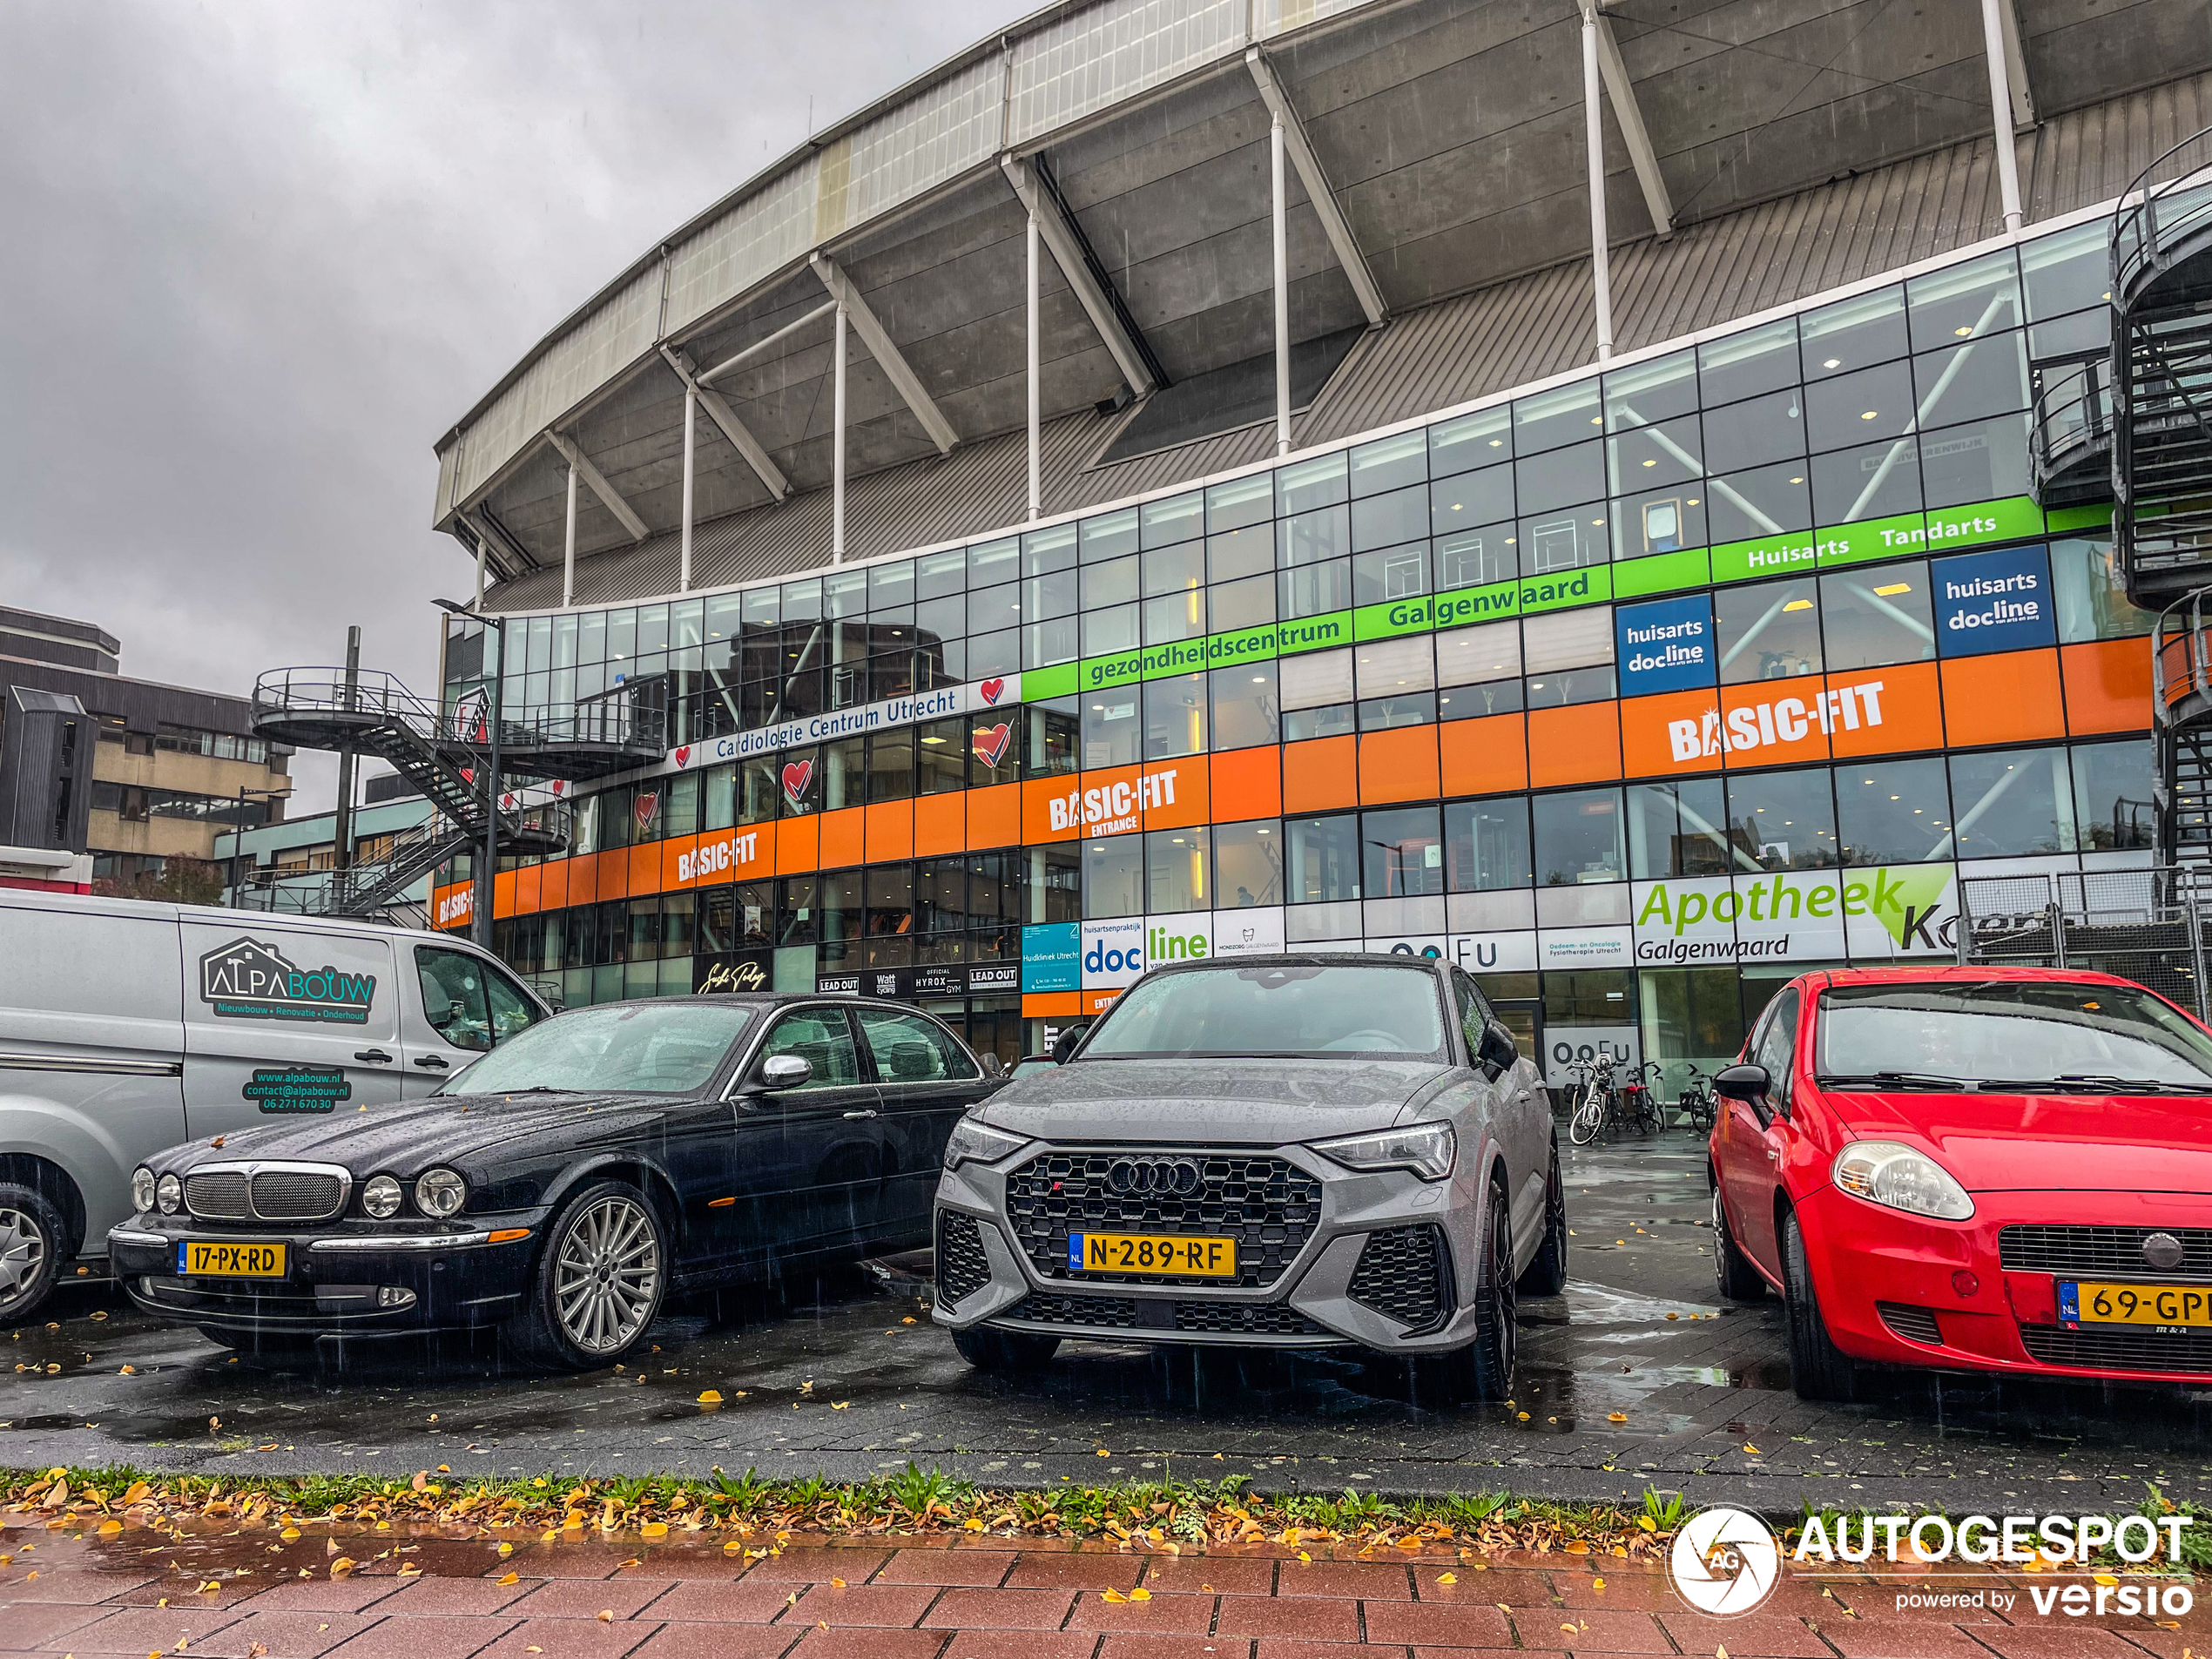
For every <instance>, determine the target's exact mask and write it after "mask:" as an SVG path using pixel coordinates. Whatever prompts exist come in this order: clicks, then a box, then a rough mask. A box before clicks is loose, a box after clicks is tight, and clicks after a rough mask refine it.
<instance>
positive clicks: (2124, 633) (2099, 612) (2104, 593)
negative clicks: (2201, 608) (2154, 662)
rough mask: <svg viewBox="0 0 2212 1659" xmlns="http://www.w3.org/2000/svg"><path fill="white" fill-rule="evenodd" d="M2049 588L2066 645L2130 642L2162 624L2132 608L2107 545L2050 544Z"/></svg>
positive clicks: (2145, 612)
mask: <svg viewBox="0 0 2212 1659" xmlns="http://www.w3.org/2000/svg"><path fill="white" fill-rule="evenodd" d="M2051 582H2052V585H2053V587H2054V589H2055V590H2056V594H2057V598H2058V610H2059V638H2060V641H2061V642H2062V643H2064V644H2069V645H2072V644H2080V642H2081V641H2083V640H2088V639H2127V638H2131V637H2134V636H2135V635H2138V634H2147V633H2148V632H2149V631H2151V624H2153V623H2155V622H2156V621H2157V619H2158V618H2157V614H2156V613H2155V611H2149V610H2138V609H2136V607H2135V606H2134V605H2133V604H2130V603H2128V590H2127V587H2126V584H2125V583H2122V582H2121V579H2120V564H2119V561H2118V560H2117V559H2115V558H2114V556H2113V547H2112V543H2110V542H2109V541H2102V542H2091V541H2081V540H2067V541H2058V542H2054V543H2051Z"/></svg>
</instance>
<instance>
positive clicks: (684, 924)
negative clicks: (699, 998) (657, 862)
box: [660, 893, 698, 995]
mask: <svg viewBox="0 0 2212 1659" xmlns="http://www.w3.org/2000/svg"><path fill="white" fill-rule="evenodd" d="M697 922H698V894H693V893H671V894H665V895H664V897H663V898H662V900H661V911H660V949H661V954H662V955H663V956H664V957H678V956H689V955H690V954H691V941H692V939H693V936H694V934H696V933H697V931H698V927H697ZM682 980H683V986H684V991H685V995H689V994H690V991H691V974H689V973H688V972H687V973H685V974H683V975H682Z"/></svg>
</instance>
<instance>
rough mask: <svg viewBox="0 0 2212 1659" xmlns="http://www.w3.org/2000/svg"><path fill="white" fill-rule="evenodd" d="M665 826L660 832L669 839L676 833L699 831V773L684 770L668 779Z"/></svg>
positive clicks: (690, 833)
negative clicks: (682, 772)
mask: <svg viewBox="0 0 2212 1659" xmlns="http://www.w3.org/2000/svg"><path fill="white" fill-rule="evenodd" d="M667 813H668V818H667V827H666V828H665V829H664V830H663V831H662V832H661V833H662V834H664V835H666V836H668V837H671V839H672V838H674V837H676V836H678V835H696V834H698V833H699V774H698V772H685V773H684V774H683V775H681V776H680V777H676V778H671V779H669V780H668V806H667Z"/></svg>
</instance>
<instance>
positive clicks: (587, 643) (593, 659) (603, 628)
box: [576, 590, 773, 663]
mask: <svg viewBox="0 0 2212 1659" xmlns="http://www.w3.org/2000/svg"><path fill="white" fill-rule="evenodd" d="M770 591H773V590H770ZM576 659H577V662H578V663H604V662H605V661H606V660H607V613H606V612H605V611H604V610H594V611H590V612H588V613H586V614H585V615H583V616H582V617H578V618H577V648H576Z"/></svg>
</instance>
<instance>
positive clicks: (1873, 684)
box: [1667, 680, 1882, 760]
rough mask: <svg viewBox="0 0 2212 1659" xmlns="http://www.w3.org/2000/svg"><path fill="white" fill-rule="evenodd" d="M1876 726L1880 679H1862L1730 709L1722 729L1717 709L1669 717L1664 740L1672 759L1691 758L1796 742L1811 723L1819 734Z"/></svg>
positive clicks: (1739, 752)
mask: <svg viewBox="0 0 2212 1659" xmlns="http://www.w3.org/2000/svg"><path fill="white" fill-rule="evenodd" d="M1881 724H1882V682H1881V681H1879V680H1863V681H1861V682H1860V683H1859V684H1858V685H1839V686H1838V687H1836V689H1835V690H1833V691H1822V692H1820V693H1819V694H1817V696H1815V697H1814V698H1812V699H1811V701H1810V702H1808V701H1806V699H1804V698H1801V697H1785V698H1778V699H1777V700H1776V701H1774V702H1772V703H1757V704H1750V705H1745V706H1744V707H1742V708H1735V709H1730V711H1728V719H1727V722H1726V725H1725V728H1723V722H1722V719H1721V711H1720V710H1719V709H1717V708H1710V709H1707V710H1706V711H1705V718H1703V720H1702V721H1700V720H1669V721H1668V722H1667V741H1668V743H1669V745H1672V746H1673V749H1674V752H1675V759H1677V760H1697V759H1703V758H1705V757H1707V756H1710V755H1716V754H1718V753H1720V752H1722V750H1723V749H1725V750H1727V752H1729V753H1730V754H1742V753H1743V752H1744V751H1746V750H1747V749H1760V748H1764V747H1765V746H1766V745H1768V744H1770V743H1797V742H1800V741H1802V740H1803V739H1804V736H1805V734H1806V733H1807V732H1811V730H1812V729H1813V727H1814V726H1816V725H1817V726H1818V727H1819V728H1820V729H1821V731H1823V732H1834V731H1837V730H1838V729H1840V730H1842V731H1845V732H1856V731H1858V729H1859V727H1861V726H1871V725H1881Z"/></svg>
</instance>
